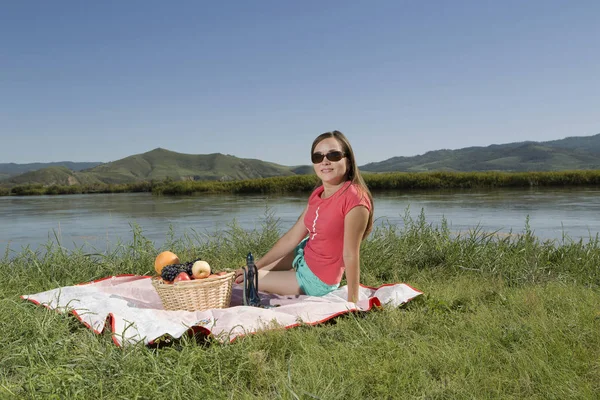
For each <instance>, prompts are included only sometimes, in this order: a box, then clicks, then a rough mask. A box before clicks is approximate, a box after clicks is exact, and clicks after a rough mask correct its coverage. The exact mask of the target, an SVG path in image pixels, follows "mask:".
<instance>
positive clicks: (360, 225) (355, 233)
mask: <svg viewBox="0 0 600 400" xmlns="http://www.w3.org/2000/svg"><path fill="white" fill-rule="evenodd" d="M368 221H369V210H367V208H366V207H363V206H357V207H354V208H353V209H352V210H350V212H348V214H346V217H345V219H344V253H343V258H344V266H345V267H346V281H347V282H348V301H350V302H352V303H356V302H357V301H358V285H359V283H360V242H361V241H362V237H363V234H364V233H365V229H366V227H367V222H368Z"/></svg>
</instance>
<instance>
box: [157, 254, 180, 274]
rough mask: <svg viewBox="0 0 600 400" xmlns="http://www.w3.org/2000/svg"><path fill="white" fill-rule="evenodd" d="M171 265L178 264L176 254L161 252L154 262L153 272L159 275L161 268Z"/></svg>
mask: <svg viewBox="0 0 600 400" xmlns="http://www.w3.org/2000/svg"><path fill="white" fill-rule="evenodd" d="M172 264H179V257H177V254H175V253H173V252H170V251H163V252H162V253H160V254H159V255H158V256H156V259H155V260H154V270H155V271H156V273H157V274H159V275H161V273H162V270H163V268H164V267H166V266H167V265H172Z"/></svg>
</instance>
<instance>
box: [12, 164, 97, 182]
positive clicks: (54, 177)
mask: <svg viewBox="0 0 600 400" xmlns="http://www.w3.org/2000/svg"><path fill="white" fill-rule="evenodd" d="M7 183H9V184H12V185H23V184H42V185H44V186H50V185H61V186H70V185H91V184H94V183H102V182H101V181H99V180H97V179H96V178H95V177H93V176H92V175H89V174H87V173H85V172H74V171H71V170H70V169H68V168H66V167H47V168H42V169H40V170H36V171H30V172H25V173H24V174H21V175H17V176H14V177H12V178H9V179H8V180H7Z"/></svg>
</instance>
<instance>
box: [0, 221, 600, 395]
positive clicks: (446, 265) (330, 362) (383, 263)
mask: <svg viewBox="0 0 600 400" xmlns="http://www.w3.org/2000/svg"><path fill="white" fill-rule="evenodd" d="M278 227H279V225H278V221H277V219H276V218H275V217H274V216H273V215H267V216H266V217H265V219H264V224H263V227H262V228H259V229H256V230H254V231H249V232H246V231H244V230H242V229H241V228H240V227H239V226H237V225H236V224H235V222H233V223H232V224H230V226H229V227H228V229H225V230H223V231H218V232H214V233H210V234H201V233H197V232H191V233H188V234H186V235H185V236H184V237H181V238H175V237H174V236H173V234H172V232H171V233H167V241H166V243H165V245H164V246H163V247H161V248H155V247H154V245H153V243H152V242H151V241H149V240H148V239H146V238H145V237H144V235H143V232H142V231H141V230H140V228H139V227H137V226H136V225H132V231H131V234H132V238H131V240H130V242H126V243H120V244H119V245H118V246H116V247H115V248H114V249H113V250H112V251H111V252H110V253H102V254H86V253H84V252H83V251H82V250H74V251H67V250H65V249H64V248H62V247H61V246H60V243H58V242H56V241H54V242H50V243H48V244H47V246H46V248H45V249H44V250H43V251H36V252H34V251H31V250H29V249H23V251H22V252H20V253H19V254H11V253H9V252H8V250H7V252H6V253H5V254H4V256H3V258H2V260H1V261H0V272H1V273H0V302H1V307H2V311H3V313H2V314H3V317H2V321H3V323H2V324H1V325H0V365H2V368H1V369H0V398H19V399H21V398H61V399H62V398H123V399H133V398H158V399H163V398H164V399H179V398H181V399H183V398H215V399H225V398H236V399H237V398H261V399H262V398H284V399H297V398H320V399H342V398H344V399H347V398H368V399H381V398H419V399H420V398H448V399H450V398H452V399H455V398H458V399H461V398H465V399H467V398H468V399H471V398H497V399H506V398H508V399H511V398H512V399H522V398H539V399H542V398H543V399H545V398H561V399H562V398H582V399H587V398H590V399H591V398H595V396H597V393H599V392H600V335H598V331H599V328H600V293H599V288H600V272H599V268H598V267H599V266H600V245H599V242H598V238H590V240H588V241H585V242H584V241H572V240H570V239H569V238H568V237H565V238H563V240H561V241H560V242H550V241H547V242H541V241H539V240H538V239H537V238H536V237H535V236H534V235H533V234H532V232H531V231H530V230H529V228H528V227H527V222H526V221H525V227H524V230H523V232H521V233H520V234H519V235H512V236H506V237H499V236H497V235H494V234H491V233H486V232H483V231H481V230H478V229H474V230H472V231H470V232H467V233H465V234H463V235H460V236H458V237H456V236H455V235H453V234H451V232H450V231H449V229H448V227H447V224H445V223H442V224H441V226H434V225H431V224H428V223H427V222H426V220H425V216H424V215H423V214H421V215H419V216H417V217H412V216H411V215H410V214H407V215H406V216H405V224H404V226H403V227H398V226H394V225H383V226H381V227H379V228H377V229H376V230H375V231H374V232H373V234H372V235H371V237H370V238H369V239H368V240H366V241H365V242H364V243H363V245H362V261H361V265H362V271H361V272H362V274H361V277H362V281H363V283H364V284H367V285H370V286H378V285H381V284H383V283H389V282H406V283H408V284H410V285H412V286H414V287H416V288H418V289H420V290H422V291H424V293H425V294H424V295H423V296H420V297H418V298H417V299H416V300H414V301H413V302H411V303H409V304H408V305H407V306H405V307H401V308H398V309H395V308H389V307H384V308H383V309H381V310H374V311H371V312H369V313H366V314H352V315H347V316H342V317H338V318H337V319H336V320H335V321H334V322H331V323H327V324H323V325H321V326H316V327H305V326H302V327H299V328H295V329H292V330H287V331H285V330H274V331H269V332H265V333H261V334H257V335H251V336H248V337H243V338H241V339H240V340H236V341H235V342H233V343H232V344H225V345H220V344H217V343H214V342H213V341H212V340H211V338H202V337H185V338H182V339H181V340H178V341H175V342H174V343H172V344H171V345H170V346H165V347H160V348H148V347H145V346H143V345H141V344H140V345H135V346H128V347H125V348H117V347H116V346H114V344H113V342H112V341H111V340H110V334H109V333H106V334H103V335H95V334H94V333H92V332H91V331H90V330H88V329H87V328H85V327H84V326H83V325H82V324H81V323H80V322H79V321H77V320H76V319H75V318H73V317H70V316H67V315H61V314H58V313H55V312H50V311H48V310H46V309H44V308H42V307H37V306H35V305H33V304H31V303H28V302H25V301H22V300H20V299H19V298H18V296H19V295H22V294H31V293H37V292H40V291H44V290H48V289H53V288H56V287H58V286H65V285H72V284H74V283H79V282H85V281H90V280H93V279H97V278H100V277H104V276H108V275H112V274H123V273H134V274H148V273H151V271H152V262H153V259H154V257H155V255H156V254H157V252H158V251H160V250H163V249H171V250H173V251H175V252H176V253H178V254H179V255H180V256H181V258H184V259H189V258H193V257H197V256H201V257H203V258H204V259H206V260H209V262H211V264H213V265H218V266H222V267H233V266H237V265H240V264H241V263H242V262H243V258H244V255H245V254H246V253H247V252H248V251H249V250H252V251H253V252H254V253H255V254H257V255H260V254H263V253H264V252H265V251H267V249H268V248H269V247H270V246H271V245H272V244H273V243H274V242H275V241H276V240H277V238H278V236H279V234H280V232H279V228H278Z"/></svg>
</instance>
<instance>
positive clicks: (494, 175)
mask: <svg viewBox="0 0 600 400" xmlns="http://www.w3.org/2000/svg"><path fill="white" fill-rule="evenodd" d="M364 178H365V181H366V183H367V185H368V186H369V188H370V189H371V190H374V191H377V190H399V189H402V190H406V189H452V188H461V189H464V188H500V187H533V186H600V170H579V171H560V172H419V173H410V172H389V173H365V176H364ZM316 183H317V178H316V176H315V175H295V176H285V177H274V178H262V179H247V180H237V181H223V182H222V181H190V180H186V181H173V180H172V179H166V180H163V181H151V182H137V183H129V184H93V185H72V186H60V185H50V186H44V185H41V184H29V185H18V186H14V187H11V188H7V187H4V188H2V187H0V196H7V195H19V196H25V195H43V194H49V195H52V194H80V193H124V192H152V193H154V194H159V195H162V194H165V195H190V194H194V193H235V194H245V193H297V192H310V191H311V190H312V189H314V187H315V184H316Z"/></svg>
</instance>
